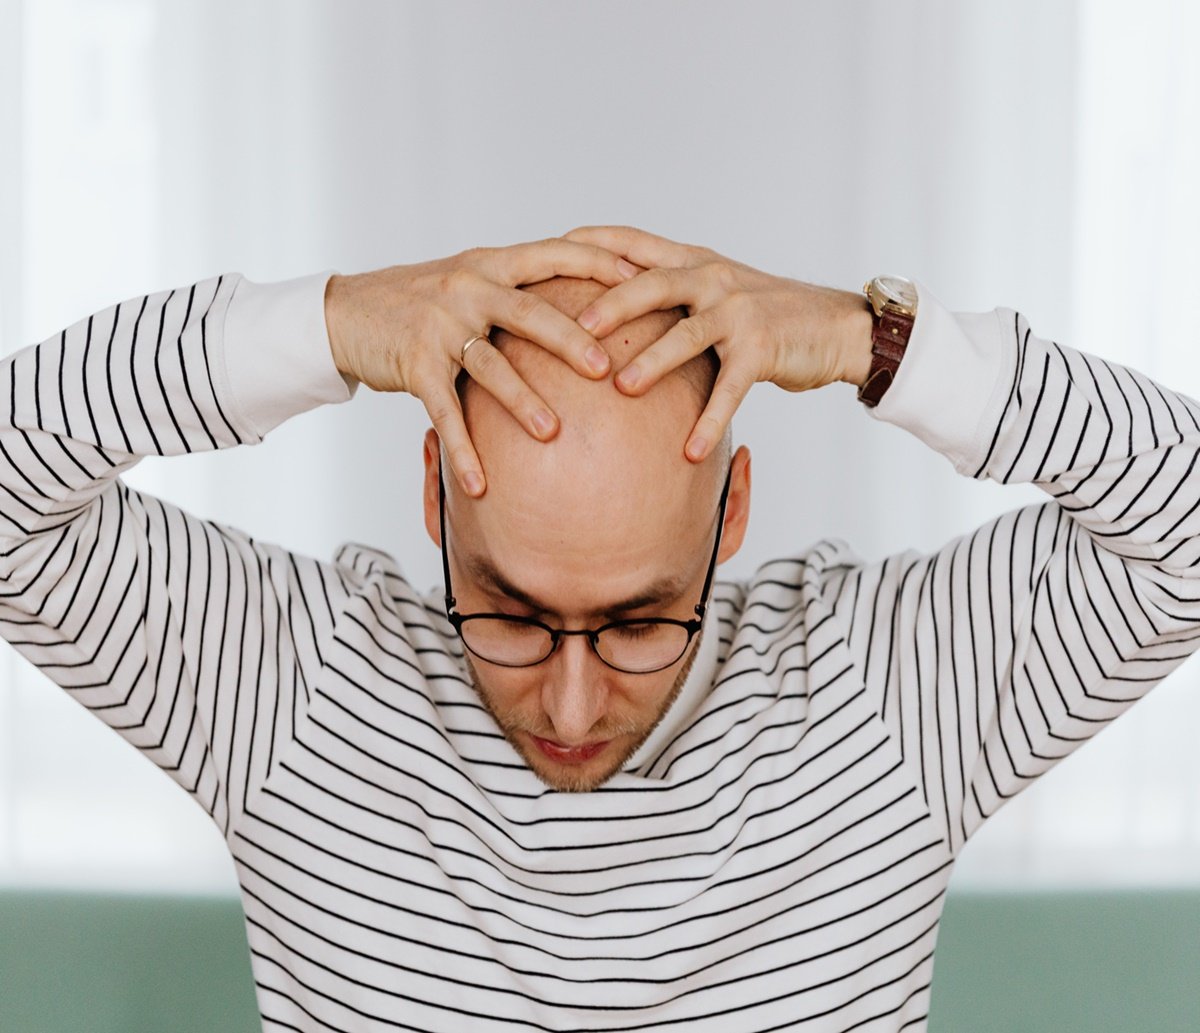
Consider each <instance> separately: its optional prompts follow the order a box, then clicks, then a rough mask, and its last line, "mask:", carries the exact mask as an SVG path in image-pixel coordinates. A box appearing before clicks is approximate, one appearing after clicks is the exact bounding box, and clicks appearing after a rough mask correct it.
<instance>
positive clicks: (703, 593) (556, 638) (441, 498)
mask: <svg viewBox="0 0 1200 1033" xmlns="http://www.w3.org/2000/svg"><path fill="white" fill-rule="evenodd" d="M732 475H733V467H732V464H731V465H730V468H729V470H728V471H727V472H726V474H725V486H724V487H723V488H722V489H721V502H720V505H719V506H718V507H717V535H716V540H715V541H714V542H713V551H712V556H711V557H710V558H709V561H708V572H707V573H706V574H705V576H704V587H703V588H702V589H701V590H700V601H699V602H698V603H697V604H696V607H695V613H696V616H695V617H694V618H692V619H691V620H686V621H681V620H676V619H675V618H673V617H630V618H625V619H622V620H615V621H609V622H608V623H607V624H603V625H601V626H600V627H598V628H580V629H578V630H576V631H569V630H567V629H566V628H553V627H551V626H550V625H549V624H546V623H545V622H544V621H540V620H537V619H536V618H535V617H518V616H516V615H515V614H511V613H466V614H464V613H458V612H457V611H456V610H455V607H456V606H457V605H458V601H457V600H456V599H455V598H454V590H453V588H452V586H451V584H450V560H449V558H448V556H447V551H446V482H445V481H444V480H443V479H442V471H441V464H440V463H439V464H438V523H439V526H440V529H441V539H442V544H441V553H442V575H443V577H444V579H445V585H446V595H445V600H446V619H447V620H449V621H450V623H451V624H452V625H453V627H454V631H455V634H457V635H458V637H459V638H460V639H461V640H462V644H463V646H464V647H465V648H466V649H467V650H468V651H469V652H470V653H472V654H473V655H474V656H478V657H479V659H481V660H485V661H487V662H488V663H489V664H496V666H498V667H536V666H537V665H538V664H541V663H545V662H546V661H547V660H549V659H550V657H552V656H553V655H554V654H555V652H556V651H557V650H558V645H559V643H560V642H561V641H562V640H563V639H564V638H566V637H567V636H568V635H582V636H585V637H586V638H587V640H588V644H589V645H590V646H591V647H592V652H593V653H595V654H596V656H597V657H599V659H600V662H601V663H603V664H605V665H606V666H608V667H611V668H612V669H613V670H615V671H621V672H622V673H624V674H655V673H656V672H658V671H665V670H666V669H667V668H668V667H670V666H671V665H672V664H676V663H678V662H679V659H680V657H682V656H683V654H684V653H686V652H687V650H688V646H690V645H691V644H692V639H693V638H695V637H696V633H697V632H698V631H699V630H700V626H701V624H702V623H703V621H704V614H705V611H706V609H707V607H708V593H709V590H710V589H711V588H712V580H713V573H714V572H715V571H716V569H717V553H718V552H719V551H720V548H721V533H722V531H723V530H724V527H725V500H726V499H727V498H728V497H729V481H730V479H731V477H732ZM485 618H486V619H487V620H501V621H508V622H510V623H512V624H522V625H531V626H533V627H535V628H541V629H542V630H543V631H545V632H547V633H548V634H549V635H550V648H549V650H547V652H546V655H545V656H543V657H541V658H540V659H538V660H532V661H530V662H529V663H525V664H505V663H499V662H497V661H495V660H492V659H489V658H488V657H486V656H480V654H479V653H476V652H475V650H473V649H471V647H470V645H468V643H467V640H466V639H465V638H464V637H463V633H462V629H463V625H464V624H467V623H468V622H470V621H473V620H481V619H485ZM646 624H672V625H676V626H678V627H681V628H683V629H684V630H685V631H687V641H686V642H685V643H684V644H683V648H682V649H681V650H680V651H679V656H677V657H675V659H674V660H672V661H671V662H670V663H666V664H662V665H661V666H659V667H654V668H650V669H648V670H639V671H631V670H629V669H628V668H626V667H619V666H617V665H616V664H614V663H611V662H610V661H608V660H606V659H605V658H604V656H603V655H602V654H601V652H600V647H599V638H600V635H601V633H603V632H605V631H608V630H609V629H610V628H621V627H629V626H638V625H641V626H644V625H646Z"/></svg>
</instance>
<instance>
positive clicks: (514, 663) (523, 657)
mask: <svg viewBox="0 0 1200 1033" xmlns="http://www.w3.org/2000/svg"><path fill="white" fill-rule="evenodd" d="M462 639H463V642H464V643H465V644H466V647H467V648H468V649H469V650H470V651H471V652H472V653H474V654H475V655H476V656H478V657H480V658H481V659H484V660H488V661H490V662H491V663H494V664H501V665H503V666H505V667H524V666H525V665H526V664H536V663H539V662H540V661H542V660H544V659H546V657H547V656H549V655H550V650H551V648H552V647H553V644H554V641H553V639H552V638H551V637H550V632H548V631H547V630H546V629H545V628H539V627H538V626H537V625H536V624H526V623H525V622H524V621H518V620H502V619H500V618H498V617H468V618H467V619H466V620H464V621H463V622H462Z"/></svg>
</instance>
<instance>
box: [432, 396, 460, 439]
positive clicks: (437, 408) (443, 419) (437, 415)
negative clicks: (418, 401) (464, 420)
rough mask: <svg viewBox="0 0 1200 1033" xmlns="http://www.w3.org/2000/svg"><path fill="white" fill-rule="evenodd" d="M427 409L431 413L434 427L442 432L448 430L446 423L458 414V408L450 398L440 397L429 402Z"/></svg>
mask: <svg viewBox="0 0 1200 1033" xmlns="http://www.w3.org/2000/svg"><path fill="white" fill-rule="evenodd" d="M425 408H426V410H427V411H428V413H429V418H430V419H431V420H433V424H434V426H435V427H437V428H438V430H439V431H442V432H444V431H445V430H446V426H445V425H446V423H447V422H448V421H450V420H452V419H453V418H454V416H455V415H456V414H457V412H458V406H456V405H454V404H453V403H452V402H451V401H450V400H449V399H448V398H440V397H439V398H431V399H429V400H427V401H426V403H425Z"/></svg>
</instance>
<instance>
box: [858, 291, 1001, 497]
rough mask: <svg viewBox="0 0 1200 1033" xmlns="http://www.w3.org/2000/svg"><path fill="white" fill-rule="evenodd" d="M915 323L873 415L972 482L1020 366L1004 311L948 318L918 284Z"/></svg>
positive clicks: (933, 298)
mask: <svg viewBox="0 0 1200 1033" xmlns="http://www.w3.org/2000/svg"><path fill="white" fill-rule="evenodd" d="M916 287H917V317H916V320H915V321H914V323H913V330H912V335H911V336H910V338H909V341H908V347H907V348H906V349H905V352H904V358H903V359H902V360H901V362H900V367H899V369H898V370H897V371H896V379H895V380H893V381H892V384H891V386H890V387H889V388H888V389H887V392H886V394H884V396H883V398H882V399H881V400H880V402H879V404H878V405H876V406H875V408H874V409H868V410H867V411H868V412H869V413H870V414H871V415H872V416H873V417H875V419H878V420H884V421H885V422H887V423H892V424H895V425H896V426H898V427H903V428H904V429H905V430H907V431H908V432H909V433H910V434H913V435H915V436H916V437H918V438H920V440H921V441H923V442H925V444H927V445H928V446H929V447H930V448H933V449H935V450H937V451H938V452H940V453H941V454H942V455H944V456H945V457H946V458H947V459H949V460H950V462H951V463H953V464H954V468H955V469H956V470H957V471H958V472H959V473H965V474H968V475H970V476H973V475H974V474H975V473H976V471H977V470H978V468H979V466H980V464H982V463H983V460H984V457H985V456H986V455H987V450H988V448H989V447H990V444H991V436H992V434H993V433H994V432H995V429H996V426H997V425H998V424H999V422H1000V418H1001V416H1002V415H1003V409H1004V406H1005V403H1006V400H1007V398H1008V392H1009V390H1010V389H1011V387H1012V381H1013V375H1014V371H1015V368H1016V362H1017V350H1016V342H1015V341H1014V340H1013V339H1012V335H1011V334H1010V333H1005V332H1004V327H1003V324H1002V316H1001V313H1000V310H995V311H993V312H982V313H961V312H957V313H956V312H950V311H949V310H948V309H947V308H946V307H945V306H944V305H943V304H942V303H941V302H940V301H938V300H937V298H935V297H934V296H933V294H932V293H931V292H930V291H929V290H928V289H927V288H926V287H925V286H924V285H923V284H921V283H917V285H916Z"/></svg>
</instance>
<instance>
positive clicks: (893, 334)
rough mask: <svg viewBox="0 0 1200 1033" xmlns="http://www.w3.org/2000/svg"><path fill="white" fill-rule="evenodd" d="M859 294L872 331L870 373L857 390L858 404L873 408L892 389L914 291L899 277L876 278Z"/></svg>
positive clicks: (911, 315)
mask: <svg viewBox="0 0 1200 1033" xmlns="http://www.w3.org/2000/svg"><path fill="white" fill-rule="evenodd" d="M863 293H864V294H865V295H866V296H867V303H868V304H869V305H870V306H871V311H872V312H874V313H875V329H874V330H872V331H871V369H870V372H868V374H867V379H866V380H865V381H864V382H863V385H862V387H860V388H859V389H858V400H859V401H860V402H862V403H863V405H865V406H868V407H869V408H874V407H875V406H876V405H878V404H879V399H881V398H882V397H883V394H884V392H885V391H887V389H888V388H889V387H891V386H892V381H893V380H894V379H895V377H896V370H897V369H899V368H900V360H901V359H902V358H904V349H905V348H907V347H908V339H909V337H911V336H912V328H913V322H914V321H915V320H916V318H917V288H916V285H915V284H914V283H913V282H912V280H906V279H905V278H904V277H903V276H876V277H875V279H873V280H871V281H870V282H868V283H866V284H864V285H863Z"/></svg>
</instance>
